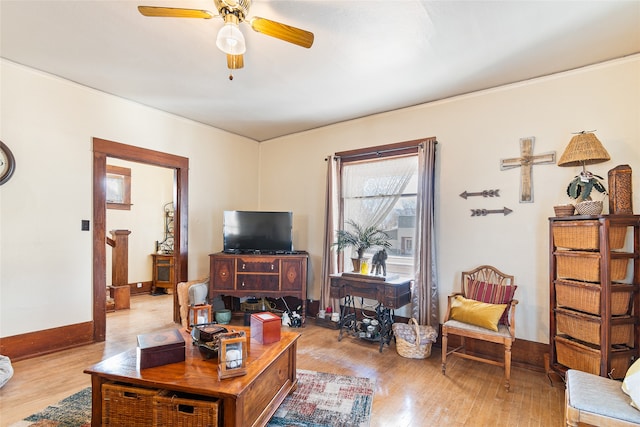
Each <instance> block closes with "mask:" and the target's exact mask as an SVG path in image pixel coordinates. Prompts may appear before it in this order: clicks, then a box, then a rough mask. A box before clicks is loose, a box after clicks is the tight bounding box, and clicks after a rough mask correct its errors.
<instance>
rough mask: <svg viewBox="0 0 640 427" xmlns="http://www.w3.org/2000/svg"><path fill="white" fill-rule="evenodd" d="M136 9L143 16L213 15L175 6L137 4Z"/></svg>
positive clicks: (204, 17) (183, 16)
mask: <svg viewBox="0 0 640 427" xmlns="http://www.w3.org/2000/svg"><path fill="white" fill-rule="evenodd" d="M138 11H139V12H140V13H141V14H143V15H144V16H158V17H162V18H203V19H211V18H213V17H214V16H215V15H212V14H211V12H208V11H206V10H198V9H181V8H177V7H155V6H138Z"/></svg>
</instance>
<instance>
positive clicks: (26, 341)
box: [0, 322, 93, 361]
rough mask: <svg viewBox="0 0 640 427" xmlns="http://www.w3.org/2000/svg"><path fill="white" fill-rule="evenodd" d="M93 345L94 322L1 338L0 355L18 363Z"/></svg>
mask: <svg viewBox="0 0 640 427" xmlns="http://www.w3.org/2000/svg"><path fill="white" fill-rule="evenodd" d="M91 343H93V322H84V323H76V324H74V325H67V326H61V327H59V328H52V329H45V330H42V331H35V332H29V333H26V334H21V335H13V336H10V337H3V338H0V354H2V355H3V356H7V357H9V358H10V359H11V360H12V361H18V360H23V359H30V358H32V357H36V356H42V355H44V354H49V353H55V352H57V351H60V350H66V349H69V348H74V347H79V346H81V345H86V344H91Z"/></svg>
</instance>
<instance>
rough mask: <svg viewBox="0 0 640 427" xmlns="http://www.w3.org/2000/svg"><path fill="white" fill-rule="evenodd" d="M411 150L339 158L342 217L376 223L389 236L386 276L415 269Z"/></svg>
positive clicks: (415, 179) (415, 177) (414, 179)
mask: <svg viewBox="0 0 640 427" xmlns="http://www.w3.org/2000/svg"><path fill="white" fill-rule="evenodd" d="M414 147H415V144H414ZM373 150H375V149H373ZM413 151H414V153H406V151H402V150H401V152H400V154H397V155H393V154H388V155H386V156H381V155H379V154H377V155H376V156H375V157H374V158H368V159H365V160H353V161H350V160H349V158H348V157H342V159H343V160H342V167H341V172H340V173H341V182H342V188H341V210H342V212H341V214H342V220H343V221H345V222H346V221H349V220H352V221H355V222H357V223H359V224H362V225H364V226H377V227H379V228H381V229H382V230H384V231H385V232H386V233H387V234H388V235H389V236H390V238H391V240H390V243H391V245H392V247H391V248H390V249H388V250H387V253H388V258H387V261H386V264H387V275H389V274H390V273H391V274H398V275H404V276H406V275H409V276H411V275H413V272H414V257H413V255H414V253H413V241H414V238H415V232H416V202H417V192H418V155H417V152H415V151H416V150H413ZM345 227H347V228H348V226H345ZM378 250H380V248H373V249H371V250H370V252H369V253H367V257H371V256H372V255H373V254H374V253H375V252H377V251H378ZM350 257H351V253H349V252H348V251H347V252H345V259H347V260H348V259H349V258H350Z"/></svg>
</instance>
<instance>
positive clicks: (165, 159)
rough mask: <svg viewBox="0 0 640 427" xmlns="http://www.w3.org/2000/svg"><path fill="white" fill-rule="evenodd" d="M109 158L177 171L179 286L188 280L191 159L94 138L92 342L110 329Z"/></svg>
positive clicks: (176, 308)
mask: <svg viewBox="0 0 640 427" xmlns="http://www.w3.org/2000/svg"><path fill="white" fill-rule="evenodd" d="M107 157H114V158H117V159H122V160H128V161H133V162H138V163H144V164H148V165H152V166H160V167H165V168H170V169H174V170H175V174H174V180H173V200H175V203H176V211H175V217H174V218H175V219H174V221H175V225H174V230H175V231H174V233H175V236H174V245H175V246H174V253H175V254H176V283H177V282H183V281H186V280H187V276H188V261H189V260H188V254H187V252H188V251H187V249H188V234H189V233H188V217H189V215H188V213H189V212H188V210H189V159H188V158H186V157H180V156H175V155H173V154H168V153H163V152H160V151H154V150H148V149H145V148H140V147H135V146H132V145H125V144H121V143H118V142H113V141H108V140H105V139H100V138H93V340H94V341H104V340H105V338H106V329H107V312H106V305H107V274H106V268H107V267H106V264H107V248H106V214H107V203H106V187H105V184H104V177H105V176H106V169H107ZM173 320H174V321H175V322H179V321H180V310H179V306H178V295H177V293H176V292H175V289H174V292H173Z"/></svg>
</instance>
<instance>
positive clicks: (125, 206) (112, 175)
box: [105, 165, 133, 210]
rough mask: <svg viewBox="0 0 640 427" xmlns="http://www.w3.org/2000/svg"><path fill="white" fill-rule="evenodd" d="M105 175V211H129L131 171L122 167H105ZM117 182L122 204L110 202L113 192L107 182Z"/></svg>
mask: <svg viewBox="0 0 640 427" xmlns="http://www.w3.org/2000/svg"><path fill="white" fill-rule="evenodd" d="M106 166H107V168H106V173H105V194H106V203H107V209H118V210H131V206H133V205H132V204H131V169H130V168H125V167H122V166H114V165H106ZM115 179H117V180H118V181H119V185H118V187H120V188H119V193H121V195H122V202H113V201H112V202H110V201H109V200H110V199H111V200H114V199H113V192H112V190H111V187H110V186H109V180H115Z"/></svg>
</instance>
